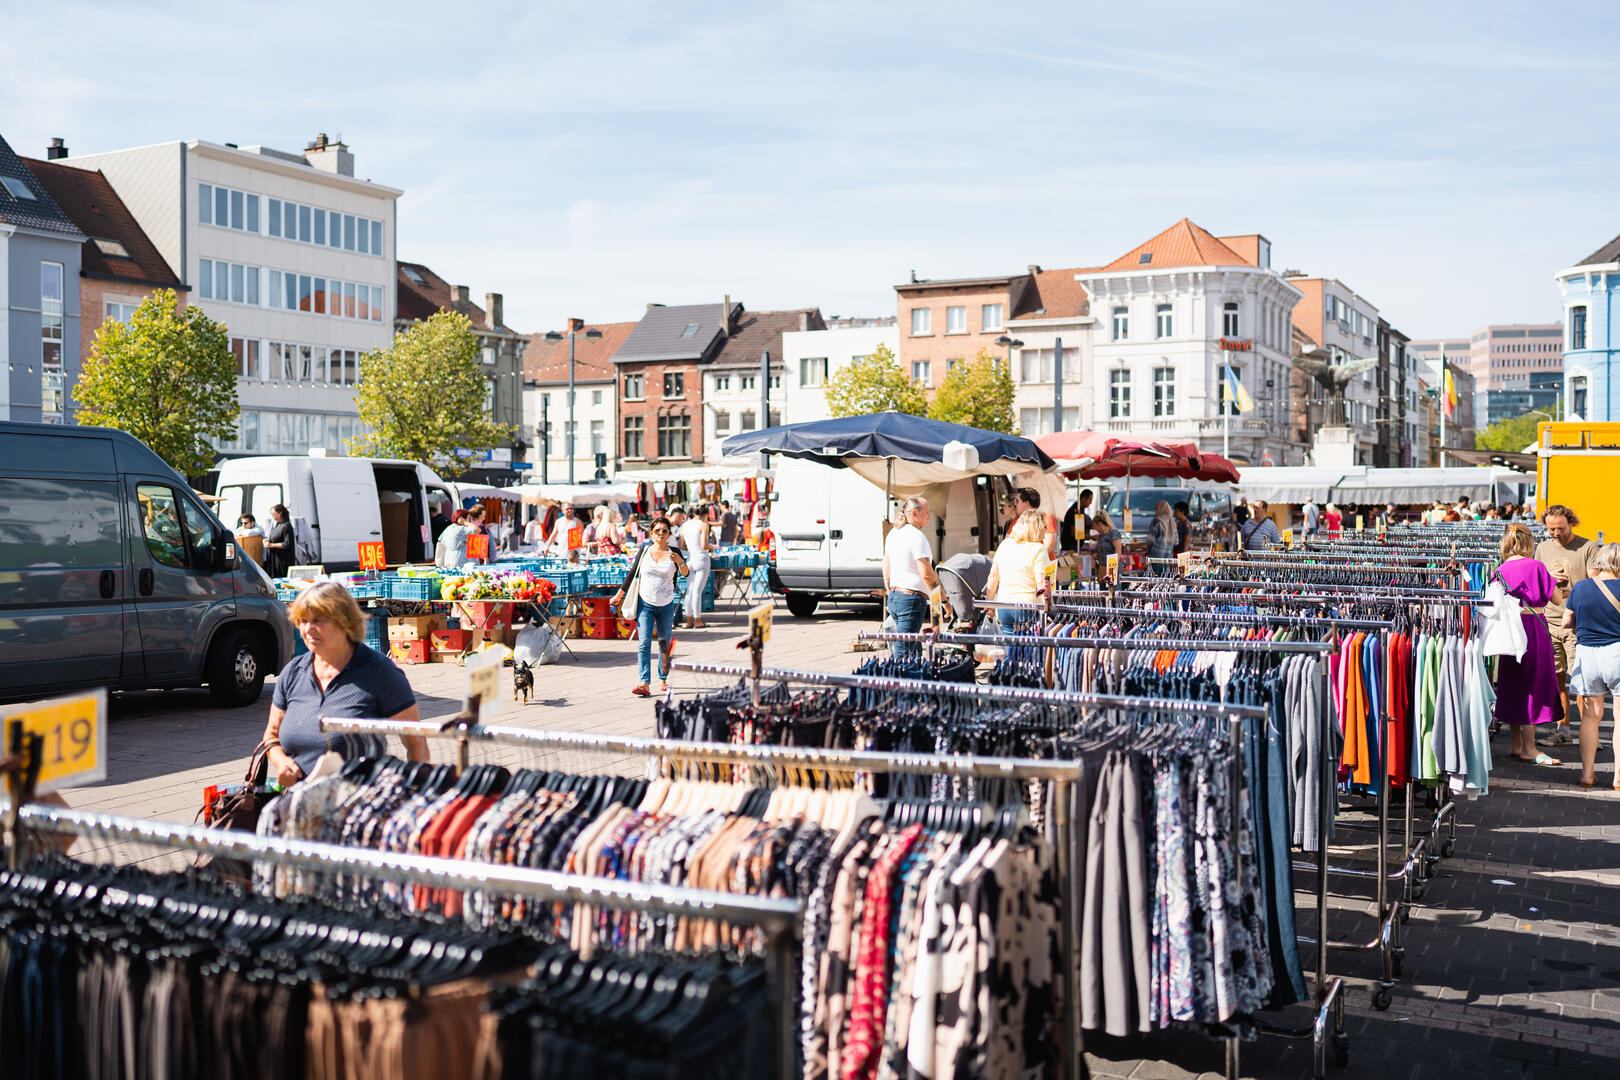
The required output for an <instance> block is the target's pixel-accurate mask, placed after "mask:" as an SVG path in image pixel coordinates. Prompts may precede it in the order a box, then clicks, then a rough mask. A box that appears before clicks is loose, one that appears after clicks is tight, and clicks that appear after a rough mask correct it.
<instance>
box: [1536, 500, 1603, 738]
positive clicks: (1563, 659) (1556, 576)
mask: <svg viewBox="0 0 1620 1080" xmlns="http://www.w3.org/2000/svg"><path fill="white" fill-rule="evenodd" d="M1541 523H1542V524H1543V525H1545V526H1547V539H1545V540H1543V541H1542V542H1541V543H1539V544H1537V545H1536V559H1537V560H1539V561H1540V563H1541V565H1543V566H1545V567H1546V568H1547V570H1548V572H1549V573H1551V574H1552V576H1553V580H1554V581H1556V582H1558V592H1557V594H1556V595H1555V596H1554V597H1553V599H1552V600H1550V601H1548V603H1547V606H1546V607H1544V608H1542V609H1541V610H1542V614H1544V615H1545V616H1546V617H1547V629H1548V631H1549V632H1550V633H1551V634H1552V644H1553V666H1554V667H1555V668H1556V669H1557V671H1558V700H1559V703H1560V704H1561V705H1562V706H1563V712H1561V713H1560V714H1559V716H1558V725H1557V727H1556V728H1555V729H1554V730H1553V731H1552V733H1551V734H1549V735H1548V736H1547V737H1546V738H1545V739H1542V740H1540V745H1541V746H1568V745H1571V744H1572V743H1574V742H1575V736H1574V735H1572V734H1571V733H1570V730H1569V668H1570V665H1571V664H1572V663H1573V662H1574V660H1575V631H1574V629H1573V628H1571V627H1566V626H1565V625H1564V601H1565V600H1567V599H1569V590H1570V589H1571V588H1572V587H1573V586H1574V585H1575V583H1576V582H1577V581H1584V580H1585V579H1586V577H1587V575H1588V573H1589V571H1590V569H1591V566H1592V560H1593V559H1595V558H1597V553H1598V545H1597V544H1596V543H1595V542H1594V541H1591V540H1588V539H1587V538H1586V537H1584V536H1576V535H1575V526H1577V525H1579V524H1580V523H1581V519H1580V518H1578V517H1576V516H1575V511H1573V510H1571V509H1570V508H1569V507H1567V506H1560V505H1554V506H1549V507H1547V512H1546V513H1544V514H1542V515H1541Z"/></svg>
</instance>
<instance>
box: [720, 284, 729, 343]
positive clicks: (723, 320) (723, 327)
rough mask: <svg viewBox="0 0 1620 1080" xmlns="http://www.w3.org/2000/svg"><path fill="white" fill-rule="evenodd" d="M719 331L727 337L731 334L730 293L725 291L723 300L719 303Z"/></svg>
mask: <svg viewBox="0 0 1620 1080" xmlns="http://www.w3.org/2000/svg"><path fill="white" fill-rule="evenodd" d="M720 332H721V333H722V334H724V335H726V336H727V337H730V336H731V294H730V293H727V294H726V298H725V300H724V302H722V303H721V305H720Z"/></svg>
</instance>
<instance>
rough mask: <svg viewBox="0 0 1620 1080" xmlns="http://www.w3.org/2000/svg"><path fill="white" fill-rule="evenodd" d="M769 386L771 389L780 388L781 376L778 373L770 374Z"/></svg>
mask: <svg viewBox="0 0 1620 1080" xmlns="http://www.w3.org/2000/svg"><path fill="white" fill-rule="evenodd" d="M770 388H771V389H772V390H780V389H782V376H780V375H772V376H771V385H770Z"/></svg>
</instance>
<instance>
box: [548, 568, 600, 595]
mask: <svg viewBox="0 0 1620 1080" xmlns="http://www.w3.org/2000/svg"><path fill="white" fill-rule="evenodd" d="M535 576H536V577H540V578H544V579H545V580H547V581H549V582H551V583H552V584H553V585H555V586H557V591H558V592H559V593H561V594H563V595H564V596H574V595H577V594H579V593H582V592H584V591H585V590H586V589H587V588H589V587H590V572H589V571H588V570H586V569H585V568H584V567H583V566H581V567H575V568H574V569H572V570H540V571H537V572H536V574H535Z"/></svg>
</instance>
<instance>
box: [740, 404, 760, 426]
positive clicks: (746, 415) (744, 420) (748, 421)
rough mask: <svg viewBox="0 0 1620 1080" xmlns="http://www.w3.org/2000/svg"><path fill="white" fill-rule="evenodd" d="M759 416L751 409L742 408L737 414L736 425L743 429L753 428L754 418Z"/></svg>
mask: <svg viewBox="0 0 1620 1080" xmlns="http://www.w3.org/2000/svg"><path fill="white" fill-rule="evenodd" d="M758 416H759V414H758V413H756V412H755V411H754V410H753V409H744V410H743V411H742V413H741V414H739V416H738V421H737V422H738V425H739V427H740V428H741V430H743V431H753V430H754V420H755V419H756V418H757V417H758Z"/></svg>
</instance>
